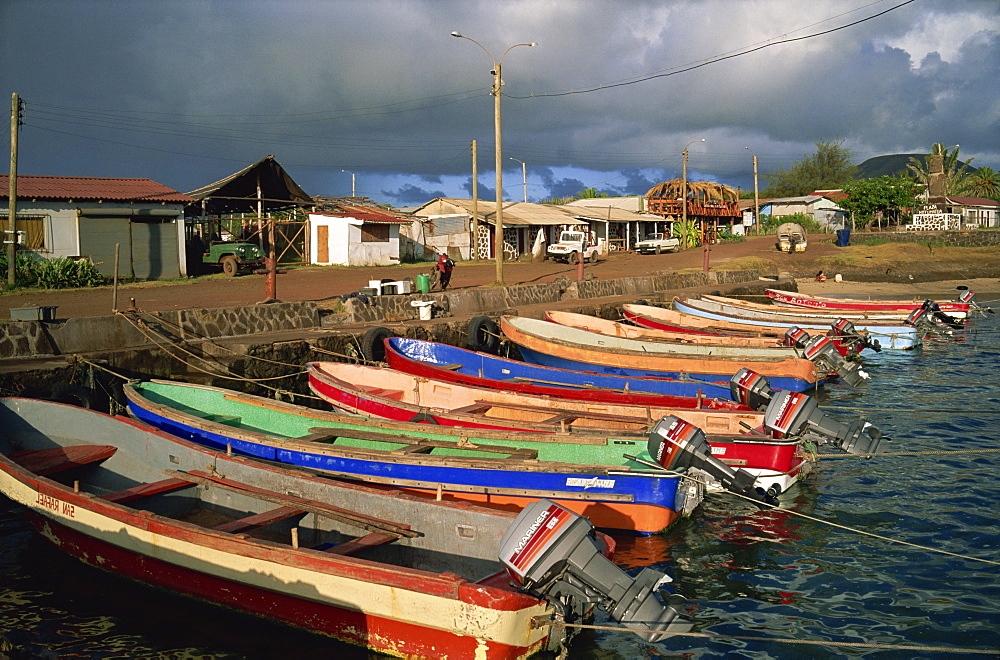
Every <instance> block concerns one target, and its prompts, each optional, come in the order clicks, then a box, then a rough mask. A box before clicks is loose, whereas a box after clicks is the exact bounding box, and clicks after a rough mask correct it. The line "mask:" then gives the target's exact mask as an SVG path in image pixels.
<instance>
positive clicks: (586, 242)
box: [545, 231, 598, 264]
mask: <svg viewBox="0 0 1000 660" xmlns="http://www.w3.org/2000/svg"><path fill="white" fill-rule="evenodd" d="M589 236H590V234H589V232H583V231H564V232H563V233H562V234H560V235H559V242H558V243H553V244H552V245H550V246H549V247H548V249H547V250H546V251H545V252H546V254H548V255H549V256H550V257H552V258H553V259H555V260H556V261H565V262H566V263H568V264H575V263H577V259H579V257H578V256H577V255H578V254H579V253H580V252H581V251H582V252H583V260H584V262H585V263H592V262H595V261H597V252H598V248H597V245H596V244H595V243H591V242H590V239H589Z"/></svg>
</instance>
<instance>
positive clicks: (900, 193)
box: [837, 175, 920, 231]
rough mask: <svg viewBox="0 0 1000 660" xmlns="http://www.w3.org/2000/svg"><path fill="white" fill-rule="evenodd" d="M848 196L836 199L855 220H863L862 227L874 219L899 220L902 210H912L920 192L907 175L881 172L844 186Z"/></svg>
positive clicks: (868, 224) (859, 221) (872, 222)
mask: <svg viewBox="0 0 1000 660" xmlns="http://www.w3.org/2000/svg"><path fill="white" fill-rule="evenodd" d="M843 191H844V192H845V193H847V197H846V198H844V199H841V200H839V201H838V202H837V204H838V205H839V206H840V208H842V209H844V210H845V211H848V212H849V213H851V216H852V217H853V218H854V221H855V223H864V228H865V230H866V231H867V230H869V229H871V226H872V225H873V224H874V223H875V222H876V221H877V222H878V223H879V225H880V226H881V224H882V221H883V220H884V221H885V222H886V224H889V223H891V222H896V223H898V222H899V220H900V218H901V216H902V215H903V213H904V212H905V211H909V210H912V209H913V207H914V206H915V205H916V203H917V201H916V200H917V195H919V194H920V186H919V185H918V184H917V183H916V182H914V181H913V180H912V179H910V178H909V177H907V176H905V175H904V176H898V177H891V176H881V177H878V178H877V179H861V180H858V181H852V182H850V183H848V184H847V185H845V186H844V188H843Z"/></svg>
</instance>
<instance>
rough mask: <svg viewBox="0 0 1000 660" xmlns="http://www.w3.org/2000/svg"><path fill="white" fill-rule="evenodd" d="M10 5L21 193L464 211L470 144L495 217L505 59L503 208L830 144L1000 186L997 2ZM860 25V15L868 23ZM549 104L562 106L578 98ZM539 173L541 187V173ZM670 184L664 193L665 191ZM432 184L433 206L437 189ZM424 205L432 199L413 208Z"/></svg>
mask: <svg viewBox="0 0 1000 660" xmlns="http://www.w3.org/2000/svg"><path fill="white" fill-rule="evenodd" d="M895 4H898V2H890V1H889V0H886V1H884V2H878V3H875V4H873V5H870V3H867V2H863V1H862V0H858V2H856V3H853V4H850V5H845V3H844V2H843V1H840V0H816V1H814V2H809V3H801V2H798V1H796V0H760V1H759V2H754V3H749V2H737V1H732V0H701V1H699V2H694V1H686V2H685V1H678V2H671V3H663V2H661V1H659V0H645V1H643V0H637V1H634V2H629V3H621V2H611V1H610V0H608V1H599V0H577V1H570V0H566V1H564V2H560V3H551V2H543V1H541V0H537V1H534V0H526V1H524V2H517V3H497V2H493V1H492V0H490V1H487V0H480V1H475V0H473V1H467V2H456V1H450V0H443V1H431V0H424V1H419V0H416V1H413V0H411V1H407V2H403V1H401V0H399V1H387V0H383V1H378V0H375V1H372V2H365V3H360V2H348V1H332V2H327V1H320V0H314V1H307V0H288V1H284V2H266V1H245V2H231V1H224V0H205V1H201V2H193V1H192V2H183V1H177V2H155V3H150V2H124V1H112V0H6V1H5V2H0V38H2V47H3V51H2V57H3V61H4V67H3V69H4V80H5V82H6V83H7V85H8V88H7V89H6V91H7V92H8V93H9V92H15V91H16V92H18V93H20V94H21V95H22V97H23V98H24V100H25V102H26V107H27V119H26V124H25V126H24V127H23V129H22V135H21V167H20V171H21V172H23V173H26V174H78V175H95V176H148V177H150V178H153V179H156V180H158V181H161V182H163V183H165V184H167V185H170V186H172V187H175V188H178V189H180V190H191V189H193V188H196V187H198V186H201V185H204V184H206V183H210V182H212V181H215V180H217V179H220V178H222V177H224V176H226V175H228V174H230V173H232V172H234V171H236V170H238V169H240V168H242V167H244V166H245V165H247V164H249V163H251V162H254V161H256V160H258V159H260V158H261V157H263V156H265V155H267V154H274V155H275V156H276V158H277V159H278V161H279V162H281V163H282V164H283V165H284V166H285V167H286V168H287V169H288V170H289V171H290V172H291V173H292V175H293V177H295V178H296V180H297V181H298V182H299V183H300V184H301V185H302V186H303V188H304V189H305V190H306V191H307V192H310V193H312V194H321V195H322V194H344V176H345V175H344V174H342V173H341V170H348V171H350V172H354V173H356V175H357V181H358V193H359V194H363V195H369V196H373V197H378V196H380V195H385V196H386V197H388V198H389V199H386V200H380V201H392V202H396V203H400V204H402V203H411V201H412V199H413V196H415V195H418V194H428V195H434V194H437V193H438V192H440V191H443V192H444V193H446V194H448V195H460V194H464V195H468V194H470V193H469V192H468V189H469V187H470V186H469V175H470V168H471V161H470V142H471V140H476V141H477V143H478V150H479V169H480V186H479V193H480V197H482V198H484V199H485V198H492V197H493V190H492V188H489V189H487V187H486V186H484V185H483V184H484V183H485V182H490V183H492V181H493V174H492V168H493V98H492V97H491V96H490V95H489V86H490V83H491V76H490V69H491V67H492V64H491V62H490V58H489V57H488V56H487V54H486V53H484V52H483V51H482V50H481V49H480V48H479V47H478V46H477V45H476V44H474V43H472V42H470V41H468V40H467V39H455V38H453V37H450V36H449V34H448V33H449V32H450V31H451V30H458V31H460V32H462V33H463V34H467V35H468V36H470V37H472V38H474V39H476V40H477V41H479V42H480V43H482V44H483V45H484V46H485V47H486V48H488V49H489V50H490V51H491V52H492V53H493V54H494V55H495V56H498V57H499V56H500V54H502V53H503V51H504V49H505V48H506V47H507V46H509V45H511V44H516V43H522V42H530V41H537V42H539V45H538V46H537V47H534V48H529V47H518V48H516V49H514V50H511V51H510V52H508V53H507V55H506V59H504V64H503V73H504V81H505V86H504V93H505V96H504V97H503V135H504V160H505V167H508V166H509V167H511V169H510V170H508V171H507V172H505V186H504V188H505V190H504V192H505V197H506V198H508V199H519V198H520V194H519V193H520V191H519V190H518V189H517V188H519V186H520V183H521V182H520V177H514V178H512V177H511V174H510V173H512V172H513V171H514V170H513V167H514V165H513V163H512V161H508V160H507V157H508V156H513V157H516V158H518V159H520V160H522V161H525V162H526V163H528V164H529V170H530V171H529V193H530V196H531V198H533V199H542V198H544V197H549V196H565V195H568V194H573V193H576V192H578V191H579V190H581V189H582V188H585V187H596V188H598V189H599V190H604V191H608V192H623V193H642V192H645V190H646V189H648V187H650V186H652V185H653V184H655V183H657V182H658V180H656V179H657V177H659V176H660V174H661V173H662V177H663V178H664V179H665V178H673V177H674V176H679V175H680V167H681V162H680V161H681V156H680V154H681V151H682V149H683V148H684V146H685V145H687V144H688V143H690V142H691V141H692V140H695V139H700V138H705V139H706V142H705V143H704V144H701V145H697V146H694V147H692V148H691V154H692V162H691V163H690V168H691V171H692V173H694V172H698V176H705V177H711V178H718V179H719V180H724V181H733V182H739V183H740V184H741V185H746V181H747V177H748V176H749V175H748V171H749V170H750V165H749V163H750V162H751V160H750V152H749V151H747V150H746V149H745V147H748V146H749V147H750V148H751V149H752V150H753V153H756V154H757V155H758V157H759V158H760V164H761V171H762V172H766V171H767V170H768V169H774V168H777V167H787V166H788V165H789V164H791V163H792V162H794V161H795V160H798V159H800V158H801V157H802V156H803V155H806V154H810V153H812V152H813V151H814V144H815V142H817V141H819V140H835V139H841V140H843V141H844V143H845V145H846V146H849V147H850V148H852V149H853V151H854V153H855V154H856V156H857V160H858V162H860V161H861V160H864V159H865V158H868V157H870V156H876V155H882V154H885V153H894V152H924V151H926V150H928V149H929V147H930V145H931V144H932V143H934V142H946V143H949V144H961V145H962V154H963V156H976V158H977V160H976V162H977V164H983V165H992V166H998V165H1000V125H998V115H1000V113H998V112H997V107H998V104H1000V101H998V97H1000V93H998V91H997V86H996V83H995V75H996V74H995V72H996V71H997V70H1000V66H998V65H1000V41H998V40H1000V27H998V25H1000V5H998V3H996V2H995V0H982V1H979V0H921V1H919V2H914V3H911V4H908V5H906V6H903V7H900V8H899V9H896V10H893V11H890V12H888V13H886V14H885V15H883V16H880V17H878V18H875V19H873V20H869V21H864V22H861V23H859V24H857V25H854V26H852V27H848V28H845V29H843V30H837V31H835V32H831V33H829V34H826V35H823V36H820V37H816V38H811V39H806V40H801V41H796V42H792V43H782V44H775V45H773V46H769V47H767V48H764V49H762V50H758V51H756V52H753V53H751V54H747V55H745V56H740V57H735V58H732V59H727V60H725V61H721V62H719V63H716V64H711V65H708V66H703V67H700V68H697V69H694V70H692V71H688V72H685V73H679V74H677V75H669V76H663V77H658V78H654V79H651V80H648V81H645V82H638V83H636V84H628V85H624V86H617V87H611V86H609V84H615V83H619V82H628V81H634V80H636V79H637V78H639V77H641V76H648V75H660V74H667V73H671V72H674V71H677V70H679V69H681V68H684V67H685V66H686V65H691V64H695V63H699V62H703V61H705V60H708V59H711V58H713V57H716V56H719V55H722V54H725V53H733V52H736V51H739V50H741V49H746V48H748V47H753V46H759V45H763V44H765V43H766V42H768V40H771V42H775V41H777V40H779V39H781V38H783V37H799V36H805V35H807V34H812V33H818V32H822V31H824V30H828V29H832V28H835V27H838V26H842V25H846V24H847V23H850V22H853V21H857V20H861V19H864V18H865V17H868V16H871V15H873V14H875V13H878V12H881V11H884V10H886V9H889V8H891V7H892V6H894V5H895ZM869 5H870V6H869ZM599 85H604V87H603V88H601V89H599V90H598V91H588V92H586V93H570V94H564V95H559V96H548V95H547V94H550V93H564V92H567V91H574V92H582V91H584V90H587V89H592V88H595V87H596V86H599ZM546 172H547V173H546ZM660 180H662V179H660ZM427 184H432V185H427ZM421 201H426V200H421Z"/></svg>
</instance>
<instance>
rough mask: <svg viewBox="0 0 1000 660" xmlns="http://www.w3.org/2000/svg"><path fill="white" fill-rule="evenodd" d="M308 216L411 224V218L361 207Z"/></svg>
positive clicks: (344, 208) (315, 213)
mask: <svg viewBox="0 0 1000 660" xmlns="http://www.w3.org/2000/svg"><path fill="white" fill-rule="evenodd" d="M310 215H325V216H329V217H331V218H354V219H355V220H363V221H364V222H373V223H382V224H389V225H408V224H410V223H411V222H413V218H407V217H404V216H402V215H400V214H398V213H393V212H392V211H385V210H382V209H375V208H368V207H362V206H354V207H347V206H345V207H343V209H342V210H339V211H316V212H313V213H310Z"/></svg>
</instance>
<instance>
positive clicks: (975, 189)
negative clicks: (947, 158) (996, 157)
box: [959, 167, 1000, 202]
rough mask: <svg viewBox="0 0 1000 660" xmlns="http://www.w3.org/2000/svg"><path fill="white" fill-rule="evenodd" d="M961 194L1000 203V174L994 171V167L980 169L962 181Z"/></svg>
mask: <svg viewBox="0 0 1000 660" xmlns="http://www.w3.org/2000/svg"><path fill="white" fill-rule="evenodd" d="M959 192H960V193H963V194H966V195H970V196H972V197H985V198H987V199H992V200H996V201H998V202H1000V172H996V171H994V170H993V168H992V167H980V168H979V169H978V170H976V171H975V172H973V173H972V174H969V175H967V176H966V177H965V178H964V179H962V188H961V190H959Z"/></svg>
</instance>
